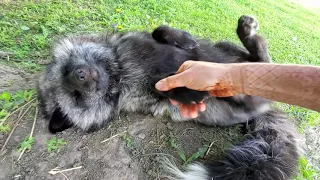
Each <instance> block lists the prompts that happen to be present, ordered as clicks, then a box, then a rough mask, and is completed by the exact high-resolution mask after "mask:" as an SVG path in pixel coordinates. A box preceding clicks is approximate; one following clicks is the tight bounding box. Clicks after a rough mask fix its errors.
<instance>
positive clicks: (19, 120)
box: [0, 101, 32, 155]
mask: <svg viewBox="0 0 320 180" xmlns="http://www.w3.org/2000/svg"><path fill="white" fill-rule="evenodd" d="M29 102H30V101H29ZM31 107H32V104H31V105H30V106H28V108H27V109H26V110H25V111H24V112H23V113H22V115H21V116H20V117H18V120H17V121H16V123H15V124H14V126H13V128H12V129H11V132H10V134H9V136H8V137H7V139H6V141H5V142H4V144H3V146H2V148H1V153H0V154H1V155H3V152H4V150H5V148H6V145H7V143H8V142H9V140H10V138H11V136H12V134H13V132H14V130H15V129H16V128H17V127H18V125H19V124H20V122H21V121H22V119H23V116H24V115H25V114H26V113H27V112H28V111H29V109H30V108H31Z"/></svg>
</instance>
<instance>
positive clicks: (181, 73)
mask: <svg viewBox="0 0 320 180" xmlns="http://www.w3.org/2000/svg"><path fill="white" fill-rule="evenodd" d="M233 67H234V66H233V65H231V64H221V63H220V64H218V63H211V62H200V61H186V62H185V63H183V64H182V65H181V66H180V68H179V69H178V71H177V73H176V75H173V76H169V77H167V78H164V79H162V80H160V81H159V82H158V83H157V84H156V89H158V90H159V91H168V90H170V89H173V88H176V87H187V88H189V89H193V90H198V91H208V92H209V94H210V95H211V96H217V97H228V96H233V95H235V94H237V89H241V86H236V85H235V83H234V82H233V79H234V76H236V78H239V77H240V74H239V73H240V72H238V71H235V70H234V69H235V68H233ZM170 102H171V103H172V104H173V105H177V106H179V107H180V111H181V115H182V116H183V117H190V118H196V117H197V116H198V112H199V111H200V112H203V111H205V104H204V103H203V102H201V103H198V104H191V105H186V104H179V102H176V101H174V100H170Z"/></svg>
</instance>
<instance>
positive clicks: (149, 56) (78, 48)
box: [37, 16, 298, 179]
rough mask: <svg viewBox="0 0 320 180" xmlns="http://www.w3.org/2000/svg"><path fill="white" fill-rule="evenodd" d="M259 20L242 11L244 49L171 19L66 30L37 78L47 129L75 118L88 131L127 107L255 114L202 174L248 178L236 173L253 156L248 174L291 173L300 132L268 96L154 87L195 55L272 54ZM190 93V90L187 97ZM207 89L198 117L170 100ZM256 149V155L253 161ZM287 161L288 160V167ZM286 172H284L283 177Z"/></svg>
mask: <svg viewBox="0 0 320 180" xmlns="http://www.w3.org/2000/svg"><path fill="white" fill-rule="evenodd" d="M258 27H259V25H258V22H257V21H256V20H255V19H254V18H252V17H249V16H241V17H240V18H239V20H238V27H237V34H238V36H239V39H240V40H241V42H242V43H243V45H244V46H245V47H246V49H245V48H242V47H239V46H237V45H235V44H232V43H229V42H218V43H215V44H213V43H211V42H209V41H206V40H202V39H194V38H193V37H192V36H191V35H190V34H189V33H187V32H184V31H181V30H177V29H173V28H170V27H167V26H160V27H158V28H157V29H156V30H154V31H153V33H152V34H150V33H147V32H128V33H124V34H106V35H80V36H76V35H72V36H69V37H66V38H63V39H61V40H60V41H58V42H57V43H55V44H54V48H53V61H52V62H51V64H50V65H48V67H47V69H46V71H45V72H44V74H43V76H42V77H41V78H40V79H39V82H38V86H37V88H38V97H39V101H40V104H41V107H42V110H43V113H44V115H45V117H46V119H48V120H50V122H49V130H50V131H51V132H53V133H55V132H59V131H62V130H64V129H66V128H69V127H71V126H74V127H78V128H80V129H82V130H84V131H89V130H91V129H99V128H100V127H102V126H103V125H104V124H105V123H107V122H109V121H111V120H113V119H115V118H116V117H118V115H119V113H120V112H121V111H130V112H144V113H147V114H153V115H155V116H162V115H164V113H165V112H168V113H169V114H170V117H171V118H172V120H174V121H187V120H193V121H198V122H200V123H203V124H206V125H210V126H214V125H218V126H230V125H233V124H239V123H249V121H253V124H254V125H253V128H252V131H253V132H251V133H249V137H248V138H247V140H245V141H244V142H243V143H242V144H240V145H237V146H235V148H233V149H230V151H229V152H228V153H227V156H226V159H225V160H223V161H222V162H224V163H225V164H223V163H222V165H221V164H219V163H215V164H214V165H205V166H204V167H206V168H207V169H206V171H207V172H208V173H206V174H205V175H203V176H201V177H204V176H207V175H208V176H210V178H212V179H219V178H220V177H225V179H228V178H230V177H239V178H242V179H250V178H249V176H246V175H245V174H244V175H243V174H241V175H243V176H237V173H244V172H246V171H249V169H250V168H249V165H248V164H246V163H253V164H255V163H254V162H258V161H259V163H260V160H261V163H262V164H259V163H258V165H257V166H255V167H257V168H258V169H257V171H256V172H251V174H250V173H249V175H250V177H251V176H252V177H259V178H262V177H267V175H268V174H263V173H262V172H266V173H270V171H272V170H273V171H276V170H277V169H279V173H278V174H277V173H276V174H277V175H279V176H277V177H275V178H273V179H286V178H287V177H289V176H291V175H292V173H291V171H294V169H295V163H296V161H297V156H298V155H297V147H296V141H295V140H294V139H295V137H296V132H295V130H294V128H291V127H290V128H289V125H290V122H288V121H287V118H286V117H282V116H281V115H280V113H277V112H274V111H273V110H272V108H271V106H270V101H269V100H266V99H263V98H260V97H253V96H247V95H236V96H233V97H229V98H215V97H208V95H207V93H206V92H196V91H193V90H189V89H186V88H182V89H181V88H180V89H179V88H177V89H174V90H171V91H169V92H164V93H162V92H157V91H156V90H155V89H154V84H155V83H156V82H157V81H158V80H160V79H162V78H164V77H166V76H168V75H169V74H173V73H174V72H175V71H176V70H177V69H178V68H179V66H180V65H181V64H182V63H183V62H185V61H186V60H189V59H193V60H208V61H212V62H217V63H233V62H248V61H249V62H270V61H271V59H270V56H269V53H268V46H267V43H266V41H265V39H264V38H263V37H261V36H260V35H258V34H257V33H256V31H257V28H258ZM210 59H211V60H210ZM184 93H185V94H187V96H185V97H183V96H182V94H184ZM188 94H189V95H188ZM191 94H192V95H191ZM206 96H207V97H208V98H207V99H206V100H205V103H206V105H207V108H206V111H204V112H202V113H201V114H200V116H199V117H198V118H197V119H184V118H182V117H181V115H180V111H179V109H178V108H177V107H175V106H172V105H171V104H170V102H169V100H168V97H170V98H177V99H178V98H179V99H181V100H186V102H193V101H197V100H198V99H199V98H200V99H201V98H202V97H206ZM181 97H183V98H181ZM270 117H271V118H270ZM268 133H270V135H268ZM270 138H271V139H270ZM289 147H290V149H289ZM270 149H271V150H272V151H278V152H281V153H278V155H279V156H277V157H272V156H271V159H272V158H273V159H274V160H275V161H274V162H269V161H267V159H268V156H269V154H268V153H269V150H270ZM255 155H257V157H256V158H255V159H253V160H249V161H247V160H248V158H250V157H252V156H255ZM282 155H283V156H282ZM259 158H262V159H259ZM230 160H233V162H234V164H233V162H232V163H231V162H229V161H230ZM277 163H280V164H282V165H281V166H278V164H277ZM286 163H288V167H284V165H285V164H286ZM260 165H261V166H262V165H265V170H263V169H262V170H261V169H259V167H260ZM220 166H222V167H225V168H226V169H228V168H236V167H233V166H239V168H242V169H243V172H238V171H230V172H228V171H225V170H224V171H222V170H221V172H223V173H219V172H216V171H215V168H219V167H220ZM201 167H202V166H201ZM210 167H214V168H210ZM175 169H176V168H175ZM194 169H197V168H194ZM260 170H261V172H260ZM201 172H202V171H201ZM201 172H200V173H201ZM198 173H199V172H198ZM257 173H258V174H257ZM180 174H181V172H180ZM192 174H193V175H194V174H197V173H192ZM259 174H260V176H259ZM281 174H284V175H283V178H281V177H280V175H281ZM271 176H272V175H270V178H271ZM246 177H247V178H246ZM220 179H221V178H220ZM222 179H223V178H222ZM271 179H272V178H271Z"/></svg>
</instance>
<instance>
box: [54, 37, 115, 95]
mask: <svg viewBox="0 0 320 180" xmlns="http://www.w3.org/2000/svg"><path fill="white" fill-rule="evenodd" d="M113 59H114V56H113V53H112V49H111V48H108V47H107V46H106V45H105V44H102V43H100V42H94V41H88V40H87V39H86V38H84V37H73V38H66V39H63V40H61V41H60V42H58V43H57V44H56V45H55V46H54V49H53V63H55V64H57V65H58V68H59V69H57V70H58V71H57V72H56V73H59V74H60V78H61V81H60V82H61V86H62V87H63V88H65V90H66V91H71V92H76V94H79V93H80V94H81V93H95V92H97V91H104V90H106V89H108V84H109V74H107V71H106V70H107V69H108V65H109V64H110V63H111V62H112V61H113Z"/></svg>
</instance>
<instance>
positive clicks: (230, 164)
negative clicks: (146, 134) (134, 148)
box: [165, 110, 300, 180]
mask: <svg viewBox="0 0 320 180" xmlns="http://www.w3.org/2000/svg"><path fill="white" fill-rule="evenodd" d="M299 151H300V149H299V148H298V132H297V131H296V129H295V127H294V125H293V124H291V123H290V122H289V120H288V117H287V116H286V115H285V114H284V113H282V112H279V111H275V110H270V111H269V112H266V113H264V114H263V115H260V116H258V117H256V118H254V120H253V123H252V124H251V125H250V132H249V133H248V134H247V135H246V136H245V139H244V141H242V142H241V143H239V144H237V145H235V146H234V147H232V148H231V149H229V150H227V153H226V155H225V156H224V158H223V159H221V160H218V161H215V162H206V163H195V164H191V165H189V166H188V167H187V169H186V171H181V170H179V169H178V168H177V166H175V165H173V164H172V163H171V162H170V161H165V167H166V169H167V170H168V171H169V172H170V173H171V174H172V175H173V177H172V179H179V180H220V179H221V180H222V179H223V180H251V179H252V180H264V179H268V180H287V179H290V178H291V177H292V176H293V175H294V174H295V172H296V169H297V162H298V158H299Z"/></svg>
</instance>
